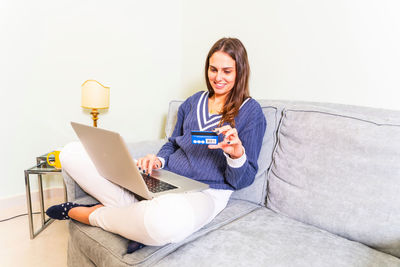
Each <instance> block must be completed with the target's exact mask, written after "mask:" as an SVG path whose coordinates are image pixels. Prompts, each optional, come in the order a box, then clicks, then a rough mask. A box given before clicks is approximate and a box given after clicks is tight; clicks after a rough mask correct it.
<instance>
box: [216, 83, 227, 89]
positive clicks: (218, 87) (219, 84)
mask: <svg viewBox="0 0 400 267" xmlns="http://www.w3.org/2000/svg"><path fill="white" fill-rule="evenodd" d="M214 85H215V87H216V88H217V89H222V88H224V87H225V85H226V83H214Z"/></svg>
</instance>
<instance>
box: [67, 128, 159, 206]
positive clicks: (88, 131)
mask: <svg viewBox="0 0 400 267" xmlns="http://www.w3.org/2000/svg"><path fill="white" fill-rule="evenodd" d="M71 125H72V127H73V129H74V130H75V132H76V134H77V135H78V137H79V140H80V141H81V143H82V145H83V146H84V148H85V149H86V152H87V153H88V155H89V157H90V158H91V160H92V161H93V163H94V165H95V167H96V169H97V171H98V172H99V174H100V175H101V176H103V177H104V178H106V179H107V180H110V181H111V182H114V183H116V184H118V185H120V186H122V187H124V188H126V189H128V190H130V191H131V192H134V193H135V194H138V195H140V196H141V197H143V198H146V199H151V198H153V196H152V194H151V192H149V190H148V189H147V186H146V184H145V182H144V180H143V178H142V176H141V174H140V172H139V170H138V168H137V167H136V165H135V163H134V161H133V159H132V157H131V155H130V153H129V151H128V149H127V147H126V145H125V142H124V141H123V139H122V137H121V136H120V135H119V134H118V133H115V132H111V131H107V130H104V129H100V128H94V127H91V126H87V125H83V124H79V123H76V122H71Z"/></svg>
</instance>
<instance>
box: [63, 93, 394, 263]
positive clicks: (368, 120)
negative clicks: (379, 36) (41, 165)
mask: <svg viewBox="0 0 400 267" xmlns="http://www.w3.org/2000/svg"><path fill="white" fill-rule="evenodd" d="M181 103H182V102H181V101H172V102H171V103H170V107H169V112H168V117H167V124H166V136H169V135H170V134H171V132H172V130H173V127H174V124H175V118H176V112H177V109H178V107H179V105H180V104H181ZM259 103H260V104H261V106H262V108H263V112H264V114H265V116H266V119H267V123H268V126H267V131H266V134H265V137H264V140H263V144H262V149H261V154H260V157H259V161H258V162H259V171H258V174H257V176H256V179H255V181H254V183H253V184H252V185H250V186H249V187H247V188H245V189H242V190H239V191H237V192H235V193H234V194H233V195H232V197H231V200H230V202H229V204H228V206H227V208H226V209H225V210H223V211H222V212H221V213H220V214H219V215H218V216H217V217H216V218H215V219H214V220H213V221H212V222H211V223H210V224H208V225H206V226H205V227H204V228H202V229H200V230H199V231H198V232H196V233H194V234H193V235H191V236H190V237H188V238H187V239H186V240H184V241H182V242H181V243H177V244H168V245H165V246H163V247H145V248H143V249H141V250H139V251H136V252H135V253H133V254H126V248H127V244H128V241H127V240H126V239H124V238H122V237H120V236H118V235H115V234H112V233H108V232H105V231H103V230H102V229H99V228H96V227H91V226H87V225H83V224H81V223H78V222H76V221H71V222H70V223H69V232H70V239H69V246H68V265H69V266H153V265H156V266H168V267H171V266H307V267H309V266H335V267H338V266H346V267H347V266H363V267H364V266H400V112H399V111H390V110H381V109H373V108H366V107H355V106H346V105H337V104H327V103H306V102H288V101H268V100H259ZM163 143H164V140H159V141H152V142H141V143H136V144H130V145H129V147H130V148H131V149H132V150H131V153H132V155H133V157H140V156H143V155H145V154H147V153H156V152H157V151H158V149H159V148H160V147H161V145H162V144H163ZM63 175H64V179H65V182H66V185H67V190H68V198H69V200H70V201H76V202H78V203H79V202H80V203H90V202H94V201H95V200H93V199H92V198H91V197H90V196H88V195H87V194H86V193H84V192H83V191H82V190H81V189H80V188H79V186H78V185H77V184H75V183H74V181H73V180H72V179H71V177H69V175H68V174H67V173H65V172H63Z"/></svg>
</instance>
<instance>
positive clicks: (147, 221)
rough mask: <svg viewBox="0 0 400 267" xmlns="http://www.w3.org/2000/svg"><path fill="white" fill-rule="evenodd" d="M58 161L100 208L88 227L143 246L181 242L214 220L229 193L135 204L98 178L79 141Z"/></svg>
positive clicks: (184, 195) (213, 191)
mask: <svg viewBox="0 0 400 267" xmlns="http://www.w3.org/2000/svg"><path fill="white" fill-rule="evenodd" d="M60 160H61V165H62V167H63V169H64V170H65V171H66V172H67V173H68V174H69V175H70V176H71V177H72V178H73V179H74V180H75V181H76V182H77V183H78V184H79V185H80V187H81V188H82V189H83V190H84V191H86V192H87V193H88V194H90V195H92V196H93V197H95V198H96V199H97V200H99V201H100V202H101V203H102V204H103V205H104V207H102V208H98V209H96V210H95V211H94V212H92V213H91V214H90V216H89V221H90V224H91V225H94V226H98V227H101V228H103V229H104V230H106V231H110V232H112V233H116V234H119V235H121V236H123V237H125V238H127V239H130V240H135V241H138V242H141V243H143V244H145V245H151V246H161V245H164V244H167V243H174V242H179V241H181V240H183V239H184V238H186V237H187V236H189V235H191V234H192V233H193V232H195V231H197V230H198V229H200V228H201V227H203V226H204V225H206V224H207V223H209V222H210V221H211V220H212V219H214V217H215V216H216V215H217V214H218V213H220V212H221V211H222V210H223V209H224V208H225V207H226V205H227V203H228V201H229V197H230V195H231V194H232V192H233V191H231V190H217V189H207V190H204V191H201V192H194V193H181V194H166V195H162V196H160V197H157V198H155V199H152V200H143V201H138V200H137V199H136V198H135V196H134V195H133V194H132V193H130V192H129V191H128V190H126V189H124V188H122V187H120V186H118V185H116V184H114V183H112V182H110V181H108V180H107V179H105V178H104V177H102V176H100V174H99V173H98V172H97V170H96V167H95V166H94V164H93V163H92V161H91V160H90V158H89V156H88V155H87V153H86V151H85V149H84V148H83V146H82V145H81V144H80V143H79V142H74V143H70V144H68V145H66V146H65V147H64V148H63V149H62V151H61V154H60Z"/></svg>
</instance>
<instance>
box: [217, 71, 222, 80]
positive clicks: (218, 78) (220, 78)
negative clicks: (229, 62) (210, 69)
mask: <svg viewBox="0 0 400 267" xmlns="http://www.w3.org/2000/svg"><path fill="white" fill-rule="evenodd" d="M215 79H216V80H217V81H221V80H222V72H220V71H218V72H217V76H216V77H215Z"/></svg>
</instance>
